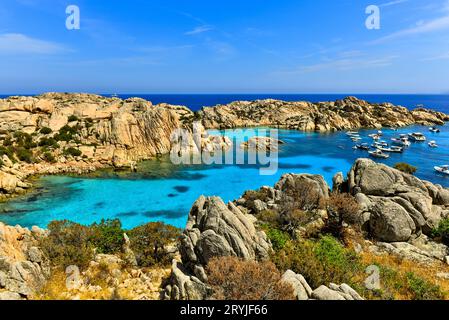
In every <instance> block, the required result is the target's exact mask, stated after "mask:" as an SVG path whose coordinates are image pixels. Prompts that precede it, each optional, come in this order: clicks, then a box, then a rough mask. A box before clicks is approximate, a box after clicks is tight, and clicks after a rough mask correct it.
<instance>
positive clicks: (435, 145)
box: [428, 141, 438, 148]
mask: <svg viewBox="0 0 449 320" xmlns="http://www.w3.org/2000/svg"><path fill="white" fill-rule="evenodd" d="M428 145H429V147H431V148H438V145H437V142H436V141H430V142H429V143H428Z"/></svg>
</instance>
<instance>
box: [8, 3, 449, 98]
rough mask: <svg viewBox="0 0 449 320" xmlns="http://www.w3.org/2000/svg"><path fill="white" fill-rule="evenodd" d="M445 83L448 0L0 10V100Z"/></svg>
mask: <svg viewBox="0 0 449 320" xmlns="http://www.w3.org/2000/svg"><path fill="white" fill-rule="evenodd" d="M71 4H74V5H77V6H79V8H80V11H81V28H80V30H67V29H66V27H65V20H66V17H67V15H66V13H65V11H66V7H67V6H68V5H71ZM372 4H374V5H378V6H379V7H380V17H381V28H380V29H379V30H368V29H367V28H366V27H365V20H366V19H367V17H368V15H367V14H366V13H365V9H366V7H367V6H368V5H372ZM448 79H449V0H432V1H429V0H378V1H377V2H376V1H374V0H370V1H363V0H338V1H331V0H302V1H298V0H284V1H274V0H266V1H260V0H257V1H255V0H240V1H236V0H227V1H221V0H216V1H211V0H209V1H195V0H192V1H185V0H184V1H182V0H171V1H170V0H166V1H159V0H150V1H149V0H147V1H144V0H128V1H125V0H120V1H119V0H109V1H104V0H70V1H65V0H2V1H1V4H0V94H11V93H41V92H46V91H70V92H74V91H76V92H80V91H82V92H97V93H114V92H117V93H263V92H266V93H449V80H448Z"/></svg>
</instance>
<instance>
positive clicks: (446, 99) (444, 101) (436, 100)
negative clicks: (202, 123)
mask: <svg viewBox="0 0 449 320" xmlns="http://www.w3.org/2000/svg"><path fill="white" fill-rule="evenodd" d="M105 96H110V95H107V94H105ZM118 96H119V97H120V98H123V99H126V98H130V97H140V98H143V99H146V100H149V101H151V102H153V103H154V104H157V103H162V102H166V103H170V104H176V105H184V106H187V107H189V108H190V109H191V110H193V111H197V110H199V109H201V108H202V107H204V106H215V105H217V104H227V103H230V102H233V101H238V100H256V99H269V98H271V99H278V100H285V101H311V102H321V101H335V100H337V99H343V98H345V97H347V96H356V97H358V98H360V99H364V100H367V101H369V102H372V103H382V102H391V103H393V104H397V105H402V106H404V107H407V108H409V109H414V108H416V106H418V105H424V106H425V107H427V108H430V109H434V110H438V111H442V112H445V110H446V112H448V110H449V95H410V94H408V95H405V94H350V93H348V94H119V95H118ZM5 97H7V96H5V95H0V98H5Z"/></svg>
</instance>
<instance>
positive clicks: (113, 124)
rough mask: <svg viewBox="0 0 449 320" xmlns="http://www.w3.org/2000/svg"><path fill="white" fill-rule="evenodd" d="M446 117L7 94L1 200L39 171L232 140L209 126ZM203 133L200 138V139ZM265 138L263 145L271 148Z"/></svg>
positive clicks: (0, 110)
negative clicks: (194, 107) (180, 136)
mask: <svg viewBox="0 0 449 320" xmlns="http://www.w3.org/2000/svg"><path fill="white" fill-rule="evenodd" d="M445 121H449V115H446V114H443V113H441V112H436V111H431V110H427V109H416V110H413V111H409V110H407V109H406V108H404V107H400V106H394V105H392V104H389V103H384V104H370V103H368V102H366V101H363V100H359V99H357V98H355V97H348V98H346V99H343V100H338V101H335V102H323V103H310V102H285V101H277V100H259V101H252V102H233V103H230V104H228V105H218V106H215V107H204V108H203V109H202V110H201V111H199V112H192V111H191V110H189V109H188V108H187V107H184V106H175V105H169V104H158V105H153V104H152V103H151V102H149V101H146V100H143V99H140V98H130V99H126V100H122V99H119V98H106V97H102V96H99V95H92V94H65V93H46V94H42V95H40V96H36V97H9V98H7V99H0V141H2V145H3V146H0V160H1V162H0V165H1V168H0V199H7V198H10V197H11V196H14V195H17V194H22V193H24V192H26V190H28V189H30V188H31V187H32V184H30V181H29V178H30V177H32V176H36V175H45V174H66V173H73V174H85V173H89V172H93V171H95V170H98V169H102V168H121V169H123V168H125V169H127V170H134V169H135V167H136V165H137V164H138V162H139V161H142V160H148V159H152V158H155V157H158V156H161V155H164V154H168V153H170V152H179V153H195V152H199V151H201V150H208V151H211V150H214V149H217V148H218V149H226V148H228V147H229V146H230V145H231V144H232V142H230V141H229V139H228V140H226V138H223V137H218V136H209V135H208V134H207V133H206V132H205V130H207V129H229V128H245V127H258V126H271V127H281V128H288V129H294V130H301V131H318V132H328V131H340V130H355V129H360V128H382V127H403V126H408V125H412V124H422V125H441V124H444V123H445ZM195 126H196V127H195ZM178 129H183V130H185V131H186V132H188V134H189V137H188V140H189V142H188V143H187V144H184V145H180V144H178V143H177V142H176V141H173V137H172V133H173V132H174V131H175V130H178ZM195 131H196V132H199V134H200V139H194V136H193V132H195ZM198 140H199V141H198ZM262 142H263V143H262ZM262 142H259V143H256V145H259V144H260V145H262V146H263V145H266V147H269V146H270V143H269V142H265V141H262ZM267 143H268V144H267ZM243 147H245V146H243Z"/></svg>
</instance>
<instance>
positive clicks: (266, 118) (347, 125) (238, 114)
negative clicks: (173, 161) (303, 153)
mask: <svg viewBox="0 0 449 320" xmlns="http://www.w3.org/2000/svg"><path fill="white" fill-rule="evenodd" d="M199 115H200V117H201V119H202V121H203V124H204V126H205V127H206V128H243V127H256V126H270V127H282V128H288V129H294V130H301V131H320V132H328V131H338V130H352V129H360V128H382V127H403V126H407V125H412V124H423V125H434V124H438V125H442V124H443V123H444V121H448V120H449V116H448V115H445V114H443V113H440V112H434V111H431V110H426V109H417V110H414V111H409V110H408V109H406V108H404V107H399V106H394V105H392V104H390V103H382V104H371V103H369V102H367V101H363V100H359V99H357V98H355V97H348V98H346V99H343V100H338V101H335V102H320V103H310V102H286V101H279V100H271V99H269V100H257V101H252V102H250V101H237V102H233V103H230V104H228V105H217V106H215V107H206V108H203V109H202V110H201V111H200V112H199Z"/></svg>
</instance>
